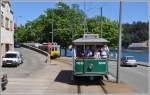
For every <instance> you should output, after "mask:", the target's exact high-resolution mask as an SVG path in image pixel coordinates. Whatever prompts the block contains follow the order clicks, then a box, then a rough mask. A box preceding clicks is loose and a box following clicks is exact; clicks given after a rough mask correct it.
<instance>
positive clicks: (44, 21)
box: [15, 2, 146, 48]
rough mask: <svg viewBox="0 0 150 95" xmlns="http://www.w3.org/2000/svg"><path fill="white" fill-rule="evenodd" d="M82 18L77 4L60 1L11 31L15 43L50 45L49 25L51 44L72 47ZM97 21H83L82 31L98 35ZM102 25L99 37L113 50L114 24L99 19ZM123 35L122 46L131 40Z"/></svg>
mask: <svg viewBox="0 0 150 95" xmlns="http://www.w3.org/2000/svg"><path fill="white" fill-rule="evenodd" d="M85 16H86V14H85V13H84V12H83V10H81V9H80V8H79V6H78V5H77V4H73V5H71V6H69V5H66V4H65V3H62V2H60V3H57V4H56V7H55V8H48V9H47V10H46V11H45V12H44V14H42V15H40V16H39V17H38V18H37V19H35V20H33V21H29V22H27V23H26V24H25V25H24V26H20V27H18V28H17V29H16V31H15V41H18V42H26V41H35V42H40V43H43V42H51V38H52V35H51V32H52V22H53V29H54V42H57V43H58V44H60V45H61V47H64V48H67V47H68V46H69V45H70V44H72V40H74V39H77V38H79V37H81V35H83V33H84V26H83V22H84V17H85ZM100 19H101V17H100V16H95V17H93V18H87V25H86V28H87V31H88V33H99V34H100V33H101V31H100V30H101V29H100V24H101V22H100ZM102 22H103V26H102V30H103V31H102V36H103V38H105V39H107V40H109V41H110V43H109V46H110V47H116V46H117V43H118V22H116V21H111V20H109V19H108V18H106V17H102ZM127 28H128V27H127ZM127 28H126V27H124V29H126V30H128V29H127ZM125 35H126V36H125V38H124V39H126V42H125V43H127V44H128V42H130V41H131V40H130V38H129V36H128V34H125ZM137 35H139V33H137ZM140 35H141V34H140ZM100 36H101V35H100ZM144 37H145V36H144V35H143V36H142V38H143V39H146V38H144Z"/></svg>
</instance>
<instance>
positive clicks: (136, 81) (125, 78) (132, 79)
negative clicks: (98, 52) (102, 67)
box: [109, 62, 149, 93]
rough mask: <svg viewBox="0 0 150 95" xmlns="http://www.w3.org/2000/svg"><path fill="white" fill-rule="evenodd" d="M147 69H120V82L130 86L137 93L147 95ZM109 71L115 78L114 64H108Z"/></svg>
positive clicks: (140, 67) (139, 67)
mask: <svg viewBox="0 0 150 95" xmlns="http://www.w3.org/2000/svg"><path fill="white" fill-rule="evenodd" d="M148 68H149V67H144V66H138V67H120V81H122V82H125V83H127V84H129V85H132V86H134V87H135V88H136V90H137V92H138V93H148V90H149V89H148V85H149V82H148V78H149V76H148ZM109 70H110V73H112V74H113V75H114V76H116V63H115V62H110V63H109Z"/></svg>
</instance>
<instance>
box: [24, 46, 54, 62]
mask: <svg viewBox="0 0 150 95" xmlns="http://www.w3.org/2000/svg"><path fill="white" fill-rule="evenodd" d="M22 47H24V48H28V49H31V50H33V51H36V52H38V53H41V54H43V55H45V56H46V57H47V60H46V61H47V62H50V60H51V59H50V54H49V53H48V52H46V51H43V50H41V49H38V48H36V47H33V46H30V45H28V44H27V43H23V44H22Z"/></svg>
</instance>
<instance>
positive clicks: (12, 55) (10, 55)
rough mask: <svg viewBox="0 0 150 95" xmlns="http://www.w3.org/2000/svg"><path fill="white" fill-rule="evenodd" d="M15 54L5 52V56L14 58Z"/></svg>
mask: <svg viewBox="0 0 150 95" xmlns="http://www.w3.org/2000/svg"><path fill="white" fill-rule="evenodd" d="M16 57H17V54H6V55H5V58H16Z"/></svg>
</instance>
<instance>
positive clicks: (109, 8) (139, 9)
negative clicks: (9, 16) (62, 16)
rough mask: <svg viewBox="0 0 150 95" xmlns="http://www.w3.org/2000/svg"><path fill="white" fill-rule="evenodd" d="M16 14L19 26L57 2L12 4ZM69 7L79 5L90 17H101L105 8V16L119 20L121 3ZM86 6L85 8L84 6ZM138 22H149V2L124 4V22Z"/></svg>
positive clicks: (79, 3) (15, 17)
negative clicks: (101, 8) (101, 10)
mask: <svg viewBox="0 0 150 95" xmlns="http://www.w3.org/2000/svg"><path fill="white" fill-rule="evenodd" d="M11 4H12V6H11V7H12V10H13V12H14V20H15V22H16V23H17V25H20V24H23V25H24V24H25V23H26V22H27V21H32V20H34V19H36V18H37V17H38V16H40V15H41V14H43V13H44V11H46V9H47V8H55V7H56V2H11ZM67 4H68V5H71V4H78V5H79V7H80V9H83V10H84V7H85V9H86V10H85V12H86V14H87V16H88V17H93V16H96V15H100V10H99V9H100V7H103V16H106V17H107V18H109V19H111V20H118V18H119V2H86V3H83V2H67ZM84 5H85V6H84ZM134 21H135V22H136V21H143V22H147V21H148V3H147V2H123V11H122V22H123V23H132V22H134Z"/></svg>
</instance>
